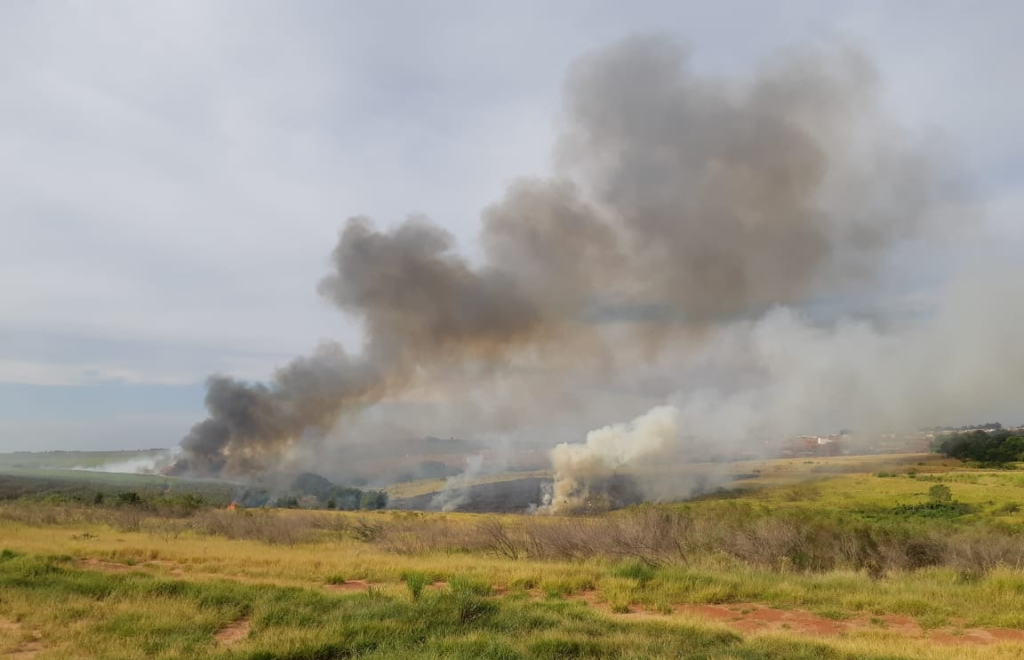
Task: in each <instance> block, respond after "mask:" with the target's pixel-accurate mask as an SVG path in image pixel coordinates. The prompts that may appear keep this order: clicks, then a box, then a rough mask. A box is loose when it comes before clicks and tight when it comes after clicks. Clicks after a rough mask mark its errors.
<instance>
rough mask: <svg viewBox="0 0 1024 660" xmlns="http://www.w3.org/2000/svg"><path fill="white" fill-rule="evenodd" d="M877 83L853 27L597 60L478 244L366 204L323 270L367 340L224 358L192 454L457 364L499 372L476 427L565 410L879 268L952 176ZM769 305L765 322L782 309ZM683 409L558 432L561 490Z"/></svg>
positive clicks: (302, 439)
mask: <svg viewBox="0 0 1024 660" xmlns="http://www.w3.org/2000/svg"><path fill="white" fill-rule="evenodd" d="M876 83H877V81H876V75H875V72H874V70H873V68H872V67H871V65H870V64H869V63H868V62H867V61H866V60H865V59H864V58H863V57H862V56H861V55H859V54H858V53H856V52H854V51H852V50H850V49H847V48H844V47H836V48H823V49H813V50H810V51H807V52H803V53H789V54H786V55H784V56H780V57H779V58H776V59H774V60H772V61H771V62H769V63H768V64H767V65H765V66H764V67H762V68H761V69H760V70H758V71H757V72H755V73H754V74H753V75H751V76H748V77H741V78H728V79H726V78H719V77H713V76H704V75H701V74H699V73H697V72H695V71H693V70H691V68H690V66H689V63H688V57H687V53H686V51H685V49H684V48H682V47H681V46H680V45H679V44H677V43H676V42H675V41H673V40H671V39H668V38H654V37H645V38H630V39H626V40H624V41H622V42H620V43H617V44H614V45H612V46H611V47H609V48H607V49H605V50H602V51H600V52H597V53H595V54H592V55H589V56H586V57H584V58H582V59H580V60H579V61H578V62H576V63H575V64H574V65H573V66H572V68H571V70H570V71H569V74H568V76H567V80H566V83H565V88H564V106H563V113H562V118H561V122H562V131H561V134H560V136H559V139H558V142H557V144H556V145H555V149H554V166H553V171H552V173H551V174H550V175H549V176H548V177H546V178H533V179H524V180H521V181H518V182H516V183H514V184H513V185H512V186H511V187H510V188H509V190H508V191H507V193H506V194H505V196H504V197H503V198H502V199H501V200H499V201H497V202H496V203H495V204H493V205H491V206H489V207H488V208H486V209H484V211H483V213H482V222H481V227H480V236H479V240H480V245H481V247H482V250H483V258H482V260H481V261H480V263H479V265H475V264H472V263H470V262H469V261H468V260H467V259H465V258H464V257H462V256H460V253H459V251H458V248H457V246H456V244H455V239H454V237H453V236H452V235H451V234H449V233H448V232H447V231H446V230H444V229H443V228H441V227H439V226H437V225H435V224H432V223H431V222H430V221H429V220H427V219H425V218H422V217H414V218H410V219H408V220H407V221H405V222H403V223H401V224H399V225H398V226H397V227H393V228H383V229H382V228H379V227H377V226H376V225H375V224H374V223H373V222H372V221H371V220H369V219H366V218H362V217H357V218H352V219H350V220H349V221H348V222H347V223H346V225H345V227H344V229H343V230H342V232H341V235H340V238H339V240H338V243H337V246H336V247H335V248H334V251H333V257H332V270H331V272H330V273H329V274H328V275H327V276H326V277H325V278H324V279H323V280H322V281H321V282H320V285H319V289H318V290H319V292H320V294H321V295H322V296H323V297H324V298H325V299H326V300H328V301H330V302H331V303H333V304H334V305H336V306H337V307H338V308H339V309H340V310H341V311H343V312H345V313H347V314H350V315H351V316H352V317H354V318H356V319H358V320H360V321H362V323H363V327H364V331H365V335H364V337H365V338H364V343H363V346H362V347H361V350H360V352H359V353H358V354H355V355H349V354H347V353H346V352H345V351H344V350H343V349H342V348H341V347H340V346H338V345H335V344H325V345H324V346H321V347H320V348H319V349H318V350H316V351H315V352H314V353H313V354H312V355H309V356H307V357H302V358H299V359H296V360H295V361H293V362H292V363H291V364H288V365H286V366H284V367H283V368H281V369H280V370H278V371H277V372H276V373H275V374H274V377H273V378H272V380H271V381H270V382H269V383H268V384H251V383H243V382H239V381H236V380H234V379H231V378H229V377H225V376H221V375H217V376H213V377H211V378H210V380H209V382H208V392H207V396H206V406H207V409H208V411H209V417H208V419H206V420H204V421H202V422H200V423H198V424H197V425H195V426H194V427H193V428H192V430H191V431H190V432H189V434H188V435H187V436H186V437H185V439H184V440H183V441H182V450H183V456H182V458H181V460H180V461H179V462H178V463H177V465H176V468H175V469H176V470H177V471H178V472H179V473H193V474H207V475H217V474H246V473H252V472H258V471H262V470H267V469H271V468H273V467H274V466H276V465H279V464H280V461H281V459H282V457H284V456H286V455H287V454H288V452H290V451H292V450H293V449H295V448H301V447H302V446H306V445H310V446H312V445H316V444H318V443H320V441H321V440H322V439H323V437H324V436H325V434H328V433H329V432H330V431H331V429H332V428H334V427H336V426H337V425H338V424H339V420H343V419H344V415H345V414H346V413H347V412H352V413H355V412H356V411H359V410H362V409H365V408H366V407H367V406H372V405H374V404H376V403H379V402H384V401H388V400H392V399H394V398H395V397H399V396H401V395H402V394H403V393H407V392H410V391H412V390H417V391H422V390H423V389H424V388H426V389H428V390H430V391H432V392H435V393H443V392H445V391H446V389H445V388H446V383H463V384H465V383H467V382H469V383H474V382H477V383H480V387H482V388H491V389H490V390H489V391H494V392H500V396H496V397H495V399H494V401H492V402H491V404H490V406H491V408H493V410H492V412H493V415H487V416H485V417H487V420H489V421H487V420H485V421H484V422H481V423H480V425H479V426H478V427H476V428H474V429H472V430H474V431H480V430H483V431H486V430H488V428H490V429H491V430H493V429H494V428H495V427H496V426H497V427H500V429H501V430H502V432H508V431H509V430H510V429H514V428H515V427H517V426H525V425H526V424H527V423H529V424H531V425H535V426H536V425H543V424H544V421H545V420H546V419H548V418H549V417H550V418H552V419H555V418H562V419H564V418H568V417H572V416H573V414H574V413H573V409H572V408H571V407H569V404H567V403H566V402H567V401H569V400H570V399H572V397H574V396H575V397H577V399H576V400H575V405H576V406H585V405H586V403H587V402H586V401H585V400H584V399H585V397H583V396H582V395H581V394H580V392H582V391H583V387H584V386H583V385H581V384H584V383H586V384H589V383H594V382H600V383H602V384H608V383H612V382H615V381H616V379H618V378H622V379H623V380H622V382H626V375H628V374H629V373H630V372H631V371H632V370H635V369H638V368H641V367H642V366H643V365H644V364H649V361H650V360H651V359H652V358H654V357H655V356H662V357H665V356H667V355H676V356H679V355H680V354H687V355H688V354H691V353H693V352H694V351H699V350H703V349H698V348H693V347H695V346H703V345H705V344H707V343H708V342H710V343H711V344H713V343H714V341H715V337H716V336H717V334H716V333H717V332H718V330H719V329H720V328H722V327H723V326H725V325H729V324H733V323H745V322H748V321H747V319H749V318H751V317H752V316H756V315H760V314H762V313H764V312H765V311H766V310H769V309H772V308H773V307H774V306H777V305H799V304H800V303H801V302H803V301H806V300H808V299H810V298H815V297H817V298H821V297H823V296H829V295H837V294H839V293H849V292H851V291H854V292H856V291H863V290H866V289H867V288H869V287H870V286H871V285H873V284H874V283H875V279H876V277H875V276H876V273H877V272H878V270H879V268H878V265H879V263H880V262H881V260H882V259H883V258H884V257H885V255H886V254H887V252H888V250H889V248H890V247H891V246H892V245H894V244H896V243H898V242H900V241H902V240H904V239H907V238H909V237H912V236H914V235H917V234H919V233H920V232H922V231H924V230H927V229H928V228H929V223H928V222H926V220H927V219H928V218H929V212H930V210H931V208H932V205H933V193H934V190H933V189H934V183H933V182H934V180H935V179H934V176H933V172H932V169H933V165H932V163H931V162H930V160H929V159H928V158H927V157H926V155H925V154H924V152H923V151H922V150H921V149H919V148H917V146H916V145H915V144H914V141H913V140H912V139H911V138H909V137H908V136H907V135H905V134H904V133H903V132H901V131H899V130H897V129H896V128H895V127H894V126H893V125H892V124H891V123H889V122H887V121H886V119H885V117H884V115H883V114H882V113H881V112H880V109H879V104H878V90H877V84H876ZM773 314H775V313H773ZM779 314H781V313H779ZM777 315H778V314H776V316H777ZM772 319H776V320H774V321H773V320H772ZM765 323H767V324H768V325H767V326H763V327H762V330H761V331H760V335H758V331H757V330H756V329H755V331H754V336H763V335H765V333H769V331H770V328H772V327H775V325H777V324H778V323H780V321H778V319H777V318H776V317H775V316H771V315H769V317H768V319H767V320H766V321H765ZM772 324H775V325H772ZM793 329H794V331H796V332H797V333H798V334H799V332H802V331H803V330H802V329H801V328H800V327H796V328H793ZM808 332H812V331H808ZM769 344H770V342H769ZM764 348H765V350H768V353H769V354H770V352H771V351H770V349H771V346H770V345H767V346H766V347H764ZM684 357H685V355H684ZM762 357H763V356H762ZM755 362H756V360H755ZM755 366H757V365H755ZM809 376H810V377H812V378H813V377H814V376H816V374H809ZM524 382H526V383H529V385H527V386H521V385H520V383H524ZM502 388H504V389H502ZM787 391H788V390H787ZM541 393H543V394H541ZM798 393H799V392H794V393H793V394H794V396H795V395H796V394H798ZM811 394H813V392H812V393H811ZM783 403H784V404H787V405H788V404H790V403H792V402H788V401H785V402H780V405H781V404H783ZM796 403H797V405H798V404H799V402H796ZM453 405H455V404H453ZM762 405H764V406H768V407H770V405H774V402H769V403H763V404H762ZM672 410H673V409H672V408H657V409H655V410H654V411H652V412H651V413H649V414H648V415H647V416H644V417H641V418H638V419H637V420H635V421H634V422H633V423H632V425H627V426H624V427H609V428H608V429H603V430H602V431H596V432H593V433H591V434H590V436H588V438H587V443H586V445H584V446H583V447H576V446H573V445H563V446H561V447H559V449H557V450H556V452H555V463H556V465H555V467H556V470H557V471H558V472H559V474H560V475H561V476H562V477H563V478H564V480H565V481H564V483H562V485H561V486H559V489H560V491H561V494H558V495H556V497H559V498H564V499H568V498H572V497H576V496H577V495H578V494H579V493H581V492H585V490H586V485H585V484H583V483H582V482H580V480H579V473H580V471H581V470H583V471H585V470H606V469H609V468H613V467H615V466H616V465H622V464H627V463H629V462H630V461H631V460H632V459H633V458H635V457H638V456H644V455H648V454H650V453H652V452H657V451H659V449H658V445H659V443H662V444H665V443H668V444H671V442H672V440H671V438H673V437H675V436H677V435H678V432H677V430H678V429H677V426H678V425H680V424H682V423H684V422H685V421H686V419H687V417H688V415H687V414H686V413H685V410H686V408H685V406H684V407H682V408H678V409H676V412H672ZM680 411H683V412H680ZM604 412H609V411H608V410H606V411H604ZM496 419H500V420H501V421H500V422H496V421H494V420H496ZM488 423H493V426H491V427H488ZM422 432H423V433H427V432H430V430H429V429H422ZM314 439H315V440H316V442H313V440H314ZM652 442H653V444H652Z"/></svg>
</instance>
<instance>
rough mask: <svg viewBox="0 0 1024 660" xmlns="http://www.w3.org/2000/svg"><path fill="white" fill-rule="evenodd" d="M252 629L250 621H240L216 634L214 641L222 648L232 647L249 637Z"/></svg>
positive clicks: (230, 624) (233, 622) (232, 623)
mask: <svg viewBox="0 0 1024 660" xmlns="http://www.w3.org/2000/svg"><path fill="white" fill-rule="evenodd" d="M250 627H251V624H250V623H249V619H238V620H237V621H232V622H231V623H229V624H228V625H226V626H224V627H223V628H221V629H220V630H218V631H217V632H215V633H214V634H213V639H214V640H216V642H217V644H218V645H220V646H231V645H232V644H236V643H238V642H240V641H242V640H243V639H245V638H246V637H248V636H249V628H250Z"/></svg>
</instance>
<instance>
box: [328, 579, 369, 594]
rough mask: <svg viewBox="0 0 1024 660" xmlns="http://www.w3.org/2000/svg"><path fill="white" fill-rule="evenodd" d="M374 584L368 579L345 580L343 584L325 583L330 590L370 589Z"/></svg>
mask: <svg viewBox="0 0 1024 660" xmlns="http://www.w3.org/2000/svg"><path fill="white" fill-rule="evenodd" d="M372 586H373V585H372V584H370V583H369V582H367V581H366V580H345V581H344V582H342V583H341V584H325V585H324V588H325V589H327V590H328V591H355V592H359V591H369V590H370V587H372Z"/></svg>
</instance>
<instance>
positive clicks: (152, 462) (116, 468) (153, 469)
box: [72, 448, 178, 474]
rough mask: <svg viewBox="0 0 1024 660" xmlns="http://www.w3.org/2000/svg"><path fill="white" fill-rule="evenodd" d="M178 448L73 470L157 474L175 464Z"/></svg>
mask: <svg viewBox="0 0 1024 660" xmlns="http://www.w3.org/2000/svg"><path fill="white" fill-rule="evenodd" d="M177 453H178V448H174V449H168V450H166V451H162V452H159V453H155V454H150V455H147V456H139V457H137V458H129V459H126V460H123V461H110V462H107V463H102V464H100V465H79V466H76V467H74V468H72V469H73V470H81V471H83V472H112V473H118V474H157V473H158V472H160V470H162V469H164V468H165V467H167V466H168V465H170V464H171V463H173V462H174V457H175V455H176V454H177Z"/></svg>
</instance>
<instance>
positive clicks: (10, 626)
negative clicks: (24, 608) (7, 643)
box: [0, 619, 43, 660]
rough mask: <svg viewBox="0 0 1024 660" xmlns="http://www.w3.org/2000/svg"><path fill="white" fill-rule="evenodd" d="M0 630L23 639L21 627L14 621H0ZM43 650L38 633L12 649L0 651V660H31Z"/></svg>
mask: <svg viewBox="0 0 1024 660" xmlns="http://www.w3.org/2000/svg"><path fill="white" fill-rule="evenodd" d="M0 630H2V631H3V632H4V633H5V634H7V635H10V636H12V637H24V630H23V629H22V625H21V624H20V623H17V622H16V621H8V620H6V619H0ZM42 650H43V641H42V638H41V635H40V634H39V632H38V631H33V632H32V636H31V638H30V639H27V640H24V641H21V642H19V643H18V644H17V645H16V646H15V647H14V648H12V649H9V650H7V651H0V660H32V658H34V657H36V656H37V655H39V653H41V652H42Z"/></svg>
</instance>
